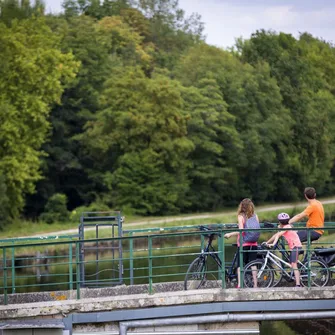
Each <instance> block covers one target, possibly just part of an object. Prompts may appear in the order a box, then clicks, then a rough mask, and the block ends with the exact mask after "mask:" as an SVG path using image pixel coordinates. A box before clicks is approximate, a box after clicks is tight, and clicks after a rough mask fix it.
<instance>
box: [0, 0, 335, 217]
mask: <svg viewBox="0 0 335 335" xmlns="http://www.w3.org/2000/svg"><path fill="white" fill-rule="evenodd" d="M202 31H203V24H202V22H201V18H200V17H199V16H198V15H192V16H191V17H186V16H185V13H184V12H183V11H182V10H181V9H180V8H179V6H178V1H177V0H105V1H103V2H99V1H96V0H80V1H79V0H66V1H65V2H64V12H63V13H62V14H59V15H45V14H44V6H43V4H42V3H41V2H39V1H37V2H35V4H34V5H33V6H32V5H31V4H30V3H29V1H28V0H26V1H22V2H19V1H18V0H0V45H1V48H0V58H1V62H0V119H1V122H0V142H1V148H0V190H1V192H0V220H1V221H6V220H7V221H8V220H9V219H11V218H17V217H18V216H19V215H20V214H23V215H25V216H26V217H37V216H40V215H41V213H44V214H43V215H42V218H44V219H46V220H47V221H48V222H53V221H54V220H55V218H56V216H57V215H56V212H59V215H60V218H59V219H57V220H58V221H59V220H64V219H67V218H68V210H73V209H75V208H77V207H79V206H87V207H88V206H91V208H97V207H101V208H111V209H112V208H113V209H120V208H121V209H123V210H126V211H127V212H132V213H138V214H142V215H158V214H168V213H177V212H190V211H205V210H214V209H218V208H222V207H224V206H227V205H231V204H234V205H236V204H237V202H238V201H239V200H240V199H241V198H243V197H252V198H253V199H254V200H255V201H256V202H258V203H260V202H264V201H283V200H284V201H288V200H296V199H298V198H299V196H300V194H301V192H302V190H303V188H304V187H305V186H307V185H312V186H314V187H316V189H317V191H318V195H319V196H320V195H328V194H332V193H333V192H334V187H333V186H332V185H333V181H334V178H335V167H334V157H335V155H334V150H335V145H334V144H335V131H334V130H335V129H334V128H335V121H334V119H335V118H334V117H335V48H334V47H333V45H332V44H330V43H327V42H325V41H322V40H320V39H317V38H314V37H313V36H311V35H310V34H308V33H303V34H301V35H300V36H299V38H294V37H293V36H291V35H289V34H284V33H276V32H273V31H257V32H255V33H254V34H252V35H251V37H250V39H248V40H245V41H244V40H238V41H237V42H236V45H235V46H234V47H233V48H231V49H230V50H223V49H219V48H216V47H214V46H210V45H208V44H206V43H205V41H204V36H203V35H202ZM97 204H99V206H98V205H97ZM66 206H67V208H66ZM58 209H59V210H58Z"/></svg>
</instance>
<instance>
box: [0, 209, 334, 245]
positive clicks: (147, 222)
mask: <svg viewBox="0 0 335 335" xmlns="http://www.w3.org/2000/svg"><path fill="white" fill-rule="evenodd" d="M274 206H280V208H281V209H280V210H279V209H276V210H273V209H271V208H272V207H274ZM304 207H305V205H303V204H299V205H297V206H295V207H292V206H289V207H286V208H285V204H272V205H268V206H260V207H259V208H258V211H257V214H258V216H259V219H260V221H261V222H273V223H275V222H277V220H276V217H277V215H278V213H279V212H283V211H284V212H287V213H289V214H290V215H291V216H293V215H295V214H297V213H299V212H300V211H301V210H302V209H303V208H304ZM324 208H325V221H326V222H335V204H328V205H324ZM192 216H207V217H205V218H189V217H192ZM156 221H158V222H157V223H156ZM227 223H236V213H235V209H227V210H225V211H221V212H217V213H208V212H207V213H197V214H194V215H180V216H176V217H173V216H169V217H158V216H157V217H131V216H130V217H126V219H125V224H124V226H123V228H124V229H146V228H147V229H149V228H166V227H181V226H198V225H201V224H205V225H211V224H227ZM78 226H79V220H75V221H73V220H72V221H67V222H65V223H64V222H58V223H54V224H52V225H50V224H48V223H45V222H41V221H39V222H32V221H27V220H17V221H16V222H14V223H13V224H12V225H10V226H8V227H7V229H5V230H2V231H0V239H6V238H16V237H29V236H43V234H49V235H50V234H51V233H54V234H52V235H54V236H57V235H73V234H77V233H78ZM67 230H69V232H66V231H67ZM18 232H20V233H19V234H18ZM329 234H330V233H326V234H325V236H324V237H323V240H324V239H325V238H326V236H327V235H329ZM109 236H110V232H109V231H108V230H107V229H101V230H100V231H99V237H100V238H107V237H109ZM94 237H95V231H93V230H91V231H87V233H86V234H85V238H88V239H89V238H94ZM329 238H330V240H329V239H328V238H327V242H328V240H329V242H332V241H331V237H329ZM325 242H326V241H325ZM334 243H335V238H334Z"/></svg>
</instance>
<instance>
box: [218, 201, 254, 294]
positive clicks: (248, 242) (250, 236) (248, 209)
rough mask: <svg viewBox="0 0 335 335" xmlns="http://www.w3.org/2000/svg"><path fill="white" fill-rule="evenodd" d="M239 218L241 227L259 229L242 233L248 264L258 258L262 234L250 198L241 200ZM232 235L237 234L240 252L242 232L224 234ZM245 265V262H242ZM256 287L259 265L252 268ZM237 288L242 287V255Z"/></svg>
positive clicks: (238, 265) (238, 269)
mask: <svg viewBox="0 0 335 335" xmlns="http://www.w3.org/2000/svg"><path fill="white" fill-rule="evenodd" d="M237 220H238V228H239V229H245V228H248V229H258V230H257V231H255V232H253V231H247V232H243V233H242V239H243V245H242V247H243V263H244V264H247V263H249V262H251V261H254V260H256V258H257V240H258V238H259V235H260V231H259V229H260V225H259V220H258V216H257V215H256V214H255V206H254V204H253V202H252V201H251V200H250V199H249V198H245V199H243V200H242V201H241V202H240V205H239V206H238V210H237ZM232 236H237V249H238V252H240V233H239V232H233V233H227V234H225V235H224V237H225V238H230V237H232ZM242 266H243V264H242ZM251 269H252V270H253V271H252V276H253V281H254V287H257V267H256V266H253V267H252V268H251ZM237 280H238V281H237V288H240V285H241V278H240V257H239V256H238V258H237Z"/></svg>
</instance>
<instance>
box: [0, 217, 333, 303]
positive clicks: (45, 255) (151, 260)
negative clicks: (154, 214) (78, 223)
mask: <svg viewBox="0 0 335 335" xmlns="http://www.w3.org/2000/svg"><path fill="white" fill-rule="evenodd" d="M232 225H233V224H229V226H228V225H227V224H211V225H208V226H210V227H211V228H213V230H212V232H213V233H215V232H218V233H220V234H221V235H222V237H218V239H217V242H216V243H217V246H215V249H216V250H217V254H218V256H219V258H220V259H221V261H222V263H223V264H224V266H225V265H226V264H228V263H229V261H230V258H231V256H230V255H229V249H227V247H229V246H231V244H229V243H228V241H226V240H225V239H224V238H223V234H224V233H226V232H231V231H232V230H234V231H239V232H241V231H242V230H240V229H238V228H237V226H236V224H235V226H232ZM294 229H295V230H303V229H306V228H303V227H297V228H294ZM246 230H250V229H246ZM260 230H261V232H262V233H264V234H269V233H274V232H275V231H278V230H279V229H278V228H277V227H276V226H275V227H274V228H261V229H260ZM334 230H335V225H334V223H327V224H326V225H325V231H334ZM203 235H204V232H201V231H199V230H198V228H197V226H183V227H169V228H168V229H167V228H159V227H157V228H155V229H153V228H150V229H135V230H127V231H126V234H124V236H123V237H113V238H98V239H86V240H79V239H77V236H75V235H71V236H70V235H68V236H66V235H65V236H58V237H54V238H52V237H51V236H48V237H47V238H43V239H42V238H40V237H39V238H38V237H35V238H29V239H21V238H20V239H6V240H0V242H1V243H2V245H0V293H1V294H2V296H0V303H4V304H6V303H8V302H9V303H10V302H11V301H14V300H13V299H14V298H13V295H16V294H18V293H24V292H28V291H30V292H34V291H35V292H37V291H39V290H43V291H49V292H50V291H55V292H57V291H59V290H71V291H72V290H74V291H75V292H76V297H77V299H79V298H80V290H81V284H82V282H83V279H84V278H81V274H80V270H79V269H80V265H82V264H84V265H85V267H87V269H88V271H87V273H86V275H87V283H88V284H91V285H92V286H93V287H99V286H104V285H108V286H111V285H113V283H114V282H115V283H116V282H117V280H118V279H119V278H118V277H117V276H115V273H116V271H117V269H118V261H119V260H122V261H123V264H124V268H123V269H122V271H123V281H124V283H126V284H149V293H153V291H152V290H153V284H154V283H157V282H163V281H181V282H182V281H183V280H184V277H185V273H186V271H187V268H188V266H189V264H190V263H191V261H192V260H193V259H194V258H195V257H196V255H198V254H199V253H200V252H201V249H202V247H201V239H202V238H203ZM262 236H263V238H262ZM261 239H265V236H264V235H263V234H262V235H261ZM119 242H120V243H121V244H122V246H123V250H122V255H118V253H116V255H115V257H112V254H111V252H112V250H114V249H115V248H114V249H113V246H114V244H115V243H119ZM319 242H320V243H322V238H321V239H320V241H319ZM328 243H329V244H330V243H335V235H334V240H331V242H328ZM83 244H85V245H88V246H90V249H93V250H95V251H97V252H98V253H99V259H96V258H95V257H93V256H91V255H90V254H89V253H87V254H85V255H84V258H81V257H80V255H81V254H80V253H81V248H82V246H83ZM322 244H323V245H326V244H327V243H325V242H324V243H322ZM102 246H103V248H102ZM305 250H307V251H310V245H308V246H307V249H305ZM87 251H88V252H89V250H87ZM218 271H219V272H220V273H218ZM97 273H98V274H99V276H100V277H99V278H100V280H99V281H97V280H95V278H93V277H94V275H95V274H97ZM212 273H213V275H214V274H215V273H216V275H217V276H219V278H222V279H224V277H225V273H224V267H223V270H218V269H217V268H216V269H212ZM92 278H93V279H92ZM113 278H115V280H114V279H113ZM222 286H223V287H224V280H223V281H222Z"/></svg>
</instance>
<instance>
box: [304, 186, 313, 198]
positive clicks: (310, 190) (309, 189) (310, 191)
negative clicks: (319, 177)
mask: <svg viewBox="0 0 335 335" xmlns="http://www.w3.org/2000/svg"><path fill="white" fill-rule="evenodd" d="M304 194H305V195H306V197H307V198H308V199H315V198H316V192H315V188H313V187H306V188H305V191H304Z"/></svg>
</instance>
